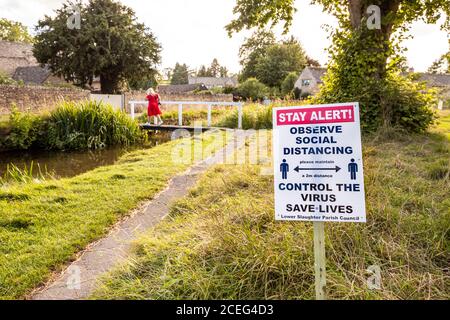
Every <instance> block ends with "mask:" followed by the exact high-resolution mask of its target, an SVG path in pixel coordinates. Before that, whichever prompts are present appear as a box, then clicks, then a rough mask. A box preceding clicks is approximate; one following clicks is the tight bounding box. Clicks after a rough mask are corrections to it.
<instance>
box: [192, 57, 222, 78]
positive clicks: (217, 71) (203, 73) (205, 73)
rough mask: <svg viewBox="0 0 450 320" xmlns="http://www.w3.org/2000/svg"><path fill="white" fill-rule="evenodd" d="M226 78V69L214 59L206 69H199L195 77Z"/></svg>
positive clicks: (204, 67)
mask: <svg viewBox="0 0 450 320" xmlns="http://www.w3.org/2000/svg"><path fill="white" fill-rule="evenodd" d="M227 76H228V69H227V67H225V66H222V65H221V64H220V63H219V60H217V59H216V58H214V59H213V61H212V62H211V65H210V66H209V67H208V68H206V66H204V65H202V66H201V67H200V69H199V70H198V72H197V77H214V78H219V77H227Z"/></svg>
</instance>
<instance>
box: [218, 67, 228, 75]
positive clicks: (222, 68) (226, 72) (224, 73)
mask: <svg viewBox="0 0 450 320" xmlns="http://www.w3.org/2000/svg"><path fill="white" fill-rule="evenodd" d="M219 77H221V78H226V77H228V69H227V67H224V66H221V67H220V71H219Z"/></svg>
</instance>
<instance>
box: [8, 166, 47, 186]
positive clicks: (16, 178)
mask: <svg viewBox="0 0 450 320" xmlns="http://www.w3.org/2000/svg"><path fill="white" fill-rule="evenodd" d="M51 177H52V176H51V174H50V173H48V171H47V168H46V167H44V169H42V168H41V166H40V165H39V163H37V164H36V166H35V165H34V162H33V161H32V162H31V163H30V166H29V167H27V166H24V168H23V169H20V168H19V167H17V166H16V165H15V164H13V163H10V164H8V165H7V166H6V171H5V173H4V174H3V176H0V185H2V184H6V183H8V182H16V183H29V182H31V181H33V180H35V181H36V180H38V181H45V180H46V179H47V178H51Z"/></svg>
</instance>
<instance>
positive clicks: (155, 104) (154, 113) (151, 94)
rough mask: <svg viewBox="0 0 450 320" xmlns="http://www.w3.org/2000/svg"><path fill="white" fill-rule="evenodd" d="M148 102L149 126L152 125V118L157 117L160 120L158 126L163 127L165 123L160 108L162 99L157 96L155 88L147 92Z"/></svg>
mask: <svg viewBox="0 0 450 320" xmlns="http://www.w3.org/2000/svg"><path fill="white" fill-rule="evenodd" d="M147 100H148V109H147V115H148V122H147V124H150V120H151V117H155V118H156V119H157V120H158V122H157V124H158V125H159V126H160V125H162V124H163V121H162V120H161V114H162V112H161V109H160V108H159V104H160V98H159V94H157V93H156V92H155V90H153V88H150V89H148V90H147Z"/></svg>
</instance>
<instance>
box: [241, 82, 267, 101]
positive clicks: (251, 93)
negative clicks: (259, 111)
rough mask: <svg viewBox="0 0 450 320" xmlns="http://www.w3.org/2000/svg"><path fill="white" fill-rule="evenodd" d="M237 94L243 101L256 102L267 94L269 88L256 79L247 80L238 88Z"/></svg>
mask: <svg viewBox="0 0 450 320" xmlns="http://www.w3.org/2000/svg"><path fill="white" fill-rule="evenodd" d="M237 93H238V95H239V96H241V97H242V98H244V99H245V100H252V101H258V100H262V99H264V97H266V96H267V95H268V94H269V88H267V87H266V86H265V85H264V84H263V83H261V82H260V81H259V80H257V79H256V78H249V79H247V80H245V81H244V82H243V83H242V84H240V85H239V86H238V88H237Z"/></svg>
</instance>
